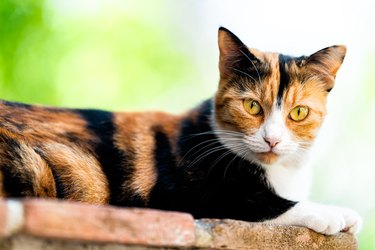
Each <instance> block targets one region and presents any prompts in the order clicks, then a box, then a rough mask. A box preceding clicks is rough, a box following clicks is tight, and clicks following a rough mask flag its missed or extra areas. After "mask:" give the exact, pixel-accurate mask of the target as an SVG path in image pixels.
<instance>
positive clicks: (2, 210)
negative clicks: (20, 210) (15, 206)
mask: <svg viewBox="0 0 375 250" xmlns="http://www.w3.org/2000/svg"><path fill="white" fill-rule="evenodd" d="M6 218H7V204H6V201H4V200H2V199H0V237H1V236H3V235H5V227H6Z"/></svg>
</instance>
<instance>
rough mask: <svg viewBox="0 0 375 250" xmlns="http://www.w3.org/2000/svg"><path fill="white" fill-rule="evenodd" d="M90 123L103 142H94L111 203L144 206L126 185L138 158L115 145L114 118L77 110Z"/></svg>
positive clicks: (95, 111)
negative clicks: (106, 180) (135, 159)
mask: <svg viewBox="0 0 375 250" xmlns="http://www.w3.org/2000/svg"><path fill="white" fill-rule="evenodd" d="M75 112H76V113H78V114H79V115H81V116H82V118H83V119H85V120H86V122H87V129H88V130H89V131H91V132H92V134H93V135H95V136H96V137H97V138H98V139H99V141H96V142H90V143H91V144H92V146H93V148H94V151H95V154H96V156H97V158H98V160H99V162H100V165H101V167H102V170H103V172H104V174H105V175H106V177H107V179H108V183H109V190H110V200H109V203H110V204H112V205H119V206H128V205H131V206H141V205H142V204H138V203H139V199H138V198H139V197H138V198H137V197H135V196H134V195H133V194H132V193H131V192H130V190H127V189H126V185H128V182H129V181H130V178H131V176H132V174H133V172H134V166H133V162H134V154H133V153H132V152H129V151H128V152H123V151H120V150H119V149H118V148H117V147H116V145H115V143H114V135H115V133H116V127H115V125H114V123H113V114H112V113H111V112H107V111H102V110H92V109H87V110H76V111H75Z"/></svg>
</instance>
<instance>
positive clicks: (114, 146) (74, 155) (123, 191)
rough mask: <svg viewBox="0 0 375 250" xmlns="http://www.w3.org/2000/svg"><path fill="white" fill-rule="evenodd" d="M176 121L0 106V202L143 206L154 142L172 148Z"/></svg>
mask: <svg viewBox="0 0 375 250" xmlns="http://www.w3.org/2000/svg"><path fill="white" fill-rule="evenodd" d="M179 120H180V117H179V116H175V115H170V114H166V113H161V112H144V113H142V112H139V113H127V112H108V111H103V110H93V109H66V108H54V107H43V106H36V105H27V104H21V103H14V102H7V101H0V189H1V191H0V196H39V197H57V198H65V199H70V200H79V201H85V202H89V203H95V204H104V203H108V202H109V203H112V204H117V205H127V204H128V203H129V204H132V203H134V202H137V200H139V202H141V201H142V200H144V199H147V195H148V194H149V192H150V190H151V188H152V186H153V185H154V182H155V178H156V175H157V173H156V172H155V171H154V166H155V161H156V160H157V158H156V157H155V154H156V152H155V150H157V149H158V148H160V145H159V146H158V143H159V144H160V143H161V144H163V145H162V146H163V147H165V146H166V145H167V144H168V145H169V146H170V150H173V149H172V148H173V146H172V145H173V143H171V142H172V141H173V140H175V138H176V136H177V131H178V124H179ZM159 154H160V152H159ZM135 194H136V195H135ZM130 196H131V197H133V201H132V200H131V199H129V197H130Z"/></svg>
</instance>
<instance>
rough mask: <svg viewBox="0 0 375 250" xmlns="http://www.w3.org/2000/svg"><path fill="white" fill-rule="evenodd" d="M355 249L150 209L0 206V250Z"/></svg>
mask: <svg viewBox="0 0 375 250" xmlns="http://www.w3.org/2000/svg"><path fill="white" fill-rule="evenodd" d="M191 248H194V249H357V242H356V239H355V238H354V237H353V236H352V235H349V234H346V233H340V234H338V235H335V236H324V235H321V234H317V233H315V232H313V231H311V230H309V229H306V228H301V227H285V226H271V225H266V224H262V223H248V222H242V221H234V220H215V219H203V220H194V219H193V218H192V216H191V215H189V214H184V213H178V212H165V211H158V210H150V209H135V208H127V209H124V208H116V207H111V206H91V205H86V204H80V203H73V202H66V201H64V202H63V201H51V200H49V201H47V200H36V199H32V200H0V250H5V249H6V250H12V249H17V250H18V249H20V250H21V249H22V250H23V249H28V250H29V249H30V250H36V249H50V250H54V249H64V250H67V249H72V250H73V249H75V250H80V249H98V250H99V249H106V250H107V249H116V250H117V249H118V250H120V249H126V250H129V249H131V250H133V249H134V250H136V249H137V250H141V249H191Z"/></svg>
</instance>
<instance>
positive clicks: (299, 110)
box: [289, 106, 309, 122]
mask: <svg viewBox="0 0 375 250" xmlns="http://www.w3.org/2000/svg"><path fill="white" fill-rule="evenodd" d="M308 113H309V108H308V107H306V106H297V107H295V108H293V109H292V111H290V113H289V116H290V118H291V119H292V120H293V121H296V122H298V121H302V120H304V119H305V118H306V116H307V114H308Z"/></svg>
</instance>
